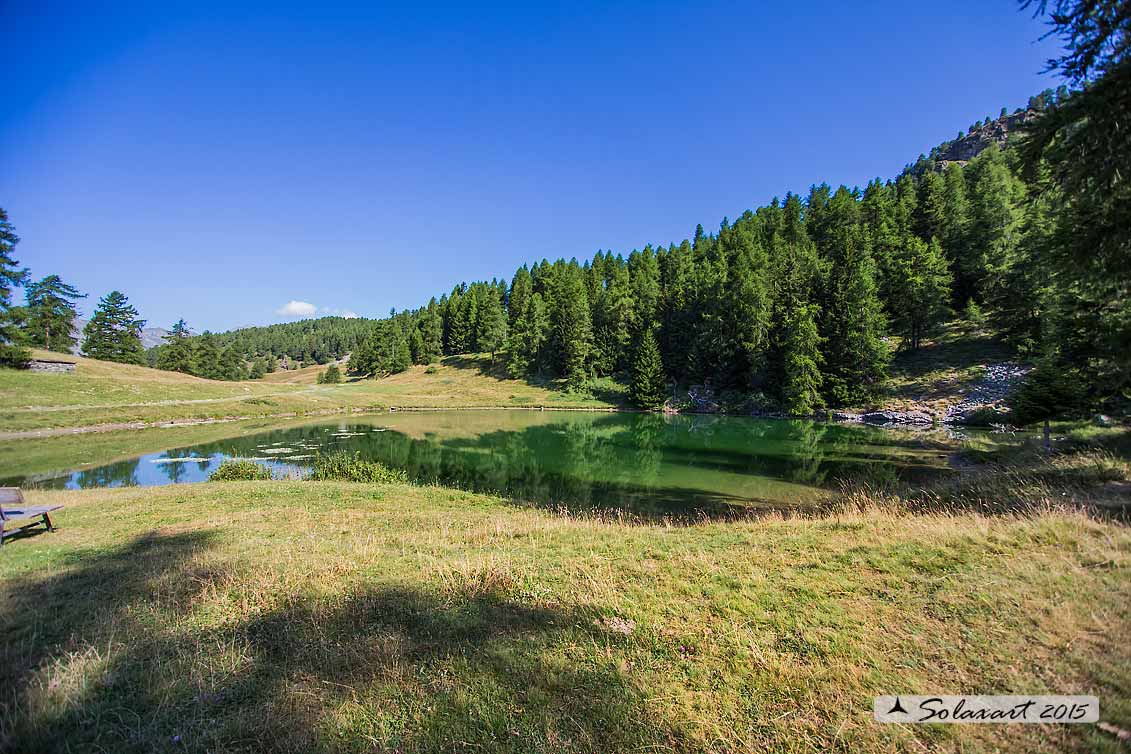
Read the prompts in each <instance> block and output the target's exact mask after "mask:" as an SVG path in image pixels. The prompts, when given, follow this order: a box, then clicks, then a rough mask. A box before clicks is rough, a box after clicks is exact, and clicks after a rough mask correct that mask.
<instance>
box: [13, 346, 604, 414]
mask: <svg viewBox="0 0 1131 754" xmlns="http://www.w3.org/2000/svg"><path fill="white" fill-rule="evenodd" d="M36 354H37V355H38V356H40V357H43V358H64V357H63V356H62V355H60V354H51V353H49V352H47V351H37V352H36ZM65 358H68V359H73V360H74V361H75V362H76V363H77V367H76V371H75V373H74V374H46V373H40V372H30V371H23V370H13V369H0V405H2V406H3V408H2V409H0V432H18V431H27V430H39V429H53V428H65V427H88V426H94V425H101V424H126V423H133V422H146V423H155V422H167V421H184V420H196V419H218V418H233V417H242V418H257V417H277V416H285V415H317V414H321V413H333V412H339V411H379V410H382V409H386V408H388V407H390V406H399V407H406V408H409V407H434V408H459V407H467V406H498V407H509V406H514V407H520V406H540V405H544V406H549V407H561V408H606V407H609V406H611V405H615V404H617V403H620V402H622V399H623V394H622V392H620V391H619V390H617V389H615V387H614V386H608V387H607V388H606V389H605V390H603V391H598V392H597V394H575V393H569V392H566V391H564V390H562V389H560V388H561V385H560V384H558V383H556V382H548V383H546V384H544V385H535V384H531V383H528V382H524V381H520V380H510V379H505V378H504V377H503V376H502V375H501V374H500V373H499V372H498V370H497V369H495V368H494V367H492V365H491V363H490V358H489V357H488V356H482V355H481V356H474V355H471V356H452V357H447V358H445V359H443V360H442V362H441V363H439V364H436V365H433V366H431V367H423V366H416V367H412V368H411V369H410V370H409V371H407V372H404V373H403V374H398V375H394V376H392V377H388V378H385V379H380V380H373V379H370V380H356V381H350V382H346V383H343V384H340V385H316V384H303V383H288V382H277V381H272V382H263V381H247V382H218V381H216V380H204V379H200V378H198V377H191V376H189V375H184V374H178V373H176V372H164V371H160V370H156V369H148V368H146V367H137V366H131V365H126V364H113V363H110V362H104V361H97V360H94V359H84V358H81V357H65ZM312 374H313V373H312ZM311 380H313V377H311Z"/></svg>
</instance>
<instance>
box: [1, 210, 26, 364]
mask: <svg viewBox="0 0 1131 754" xmlns="http://www.w3.org/2000/svg"><path fill="white" fill-rule="evenodd" d="M19 242H20V237H19V236H17V235H16V229H15V228H13V227H12V224H11V223H10V222H8V213H7V212H5V211H4V208H3V207H0V366H7V367H23V366H25V365H26V364H27V362H28V360H29V359H30V358H31V353H30V352H29V351H28V350H27V349H26V348H23V347H22V346H20V345H19V343H18V341H19V339H20V333H19V328H18V326H17V320H16V317H15V315H14V313H13V311H12V289H13V288H15V287H17V286H21V285H24V284H26V283H27V278H28V272H27V270H26V269H24V268H22V267H20V263H19V262H18V261H16V259H15V257H14V256H13V252H14V251H15V248H16V244H18V243H19Z"/></svg>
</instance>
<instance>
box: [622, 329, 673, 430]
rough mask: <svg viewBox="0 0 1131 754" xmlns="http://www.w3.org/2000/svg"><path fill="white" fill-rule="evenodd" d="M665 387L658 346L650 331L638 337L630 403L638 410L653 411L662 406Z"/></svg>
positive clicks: (634, 356) (633, 363)
mask: <svg viewBox="0 0 1131 754" xmlns="http://www.w3.org/2000/svg"><path fill="white" fill-rule="evenodd" d="M666 392H667V385H666V383H665V380H664V366H663V362H662V360H661V357H660V346H659V344H658V343H657V342H656V336H655V334H653V332H652V329H651V328H648V329H646V330H645V331H644V333H643V334H642V335H641V336H640V338H639V342H638V343H637V346H636V353H635V354H634V355H633V359H632V385H631V392H630V395H631V397H632V402H633V403H635V404H636V405H637V406H639V407H640V408H644V409H649V410H654V409H658V408H660V407H661V406H663V405H664V398H665V393H666Z"/></svg>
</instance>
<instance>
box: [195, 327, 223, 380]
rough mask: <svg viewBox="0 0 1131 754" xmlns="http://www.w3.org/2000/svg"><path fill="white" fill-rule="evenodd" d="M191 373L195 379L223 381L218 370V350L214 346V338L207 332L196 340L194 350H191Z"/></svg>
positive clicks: (221, 373) (219, 369)
mask: <svg viewBox="0 0 1131 754" xmlns="http://www.w3.org/2000/svg"><path fill="white" fill-rule="evenodd" d="M192 373H193V374H195V375H196V376H197V377H204V378H206V379H209V380H222V379H224V375H223V371H222V370H221V368H220V349H219V348H218V347H217V346H216V338H215V336H214V335H212V333H210V332H208V331H207V330H205V331H204V333H202V334H201V336H200V337H199V338H197V339H196V348H195V349H194V350H193V359H192Z"/></svg>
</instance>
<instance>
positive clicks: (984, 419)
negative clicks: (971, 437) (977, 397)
mask: <svg viewBox="0 0 1131 754" xmlns="http://www.w3.org/2000/svg"><path fill="white" fill-rule="evenodd" d="M1012 418H1013V417H1012V415H1011V414H1010V413H1009V412H1008V411H1000V410H998V409H996V408H994V407H992V406H982V407H980V408H976V409H974V410H973V411H969V412H967V413H966V414H963V416H962V422H961V423H962V424H964V425H966V426H967V427H993V426H996V425H1000V424H1010V423H1011V421H1012Z"/></svg>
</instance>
